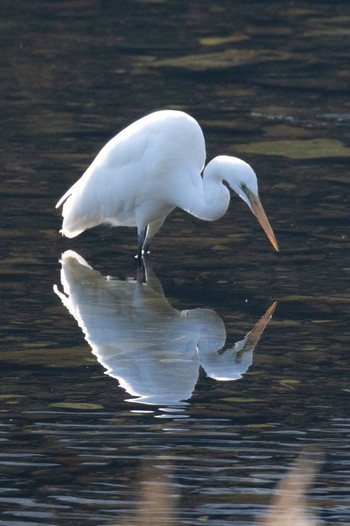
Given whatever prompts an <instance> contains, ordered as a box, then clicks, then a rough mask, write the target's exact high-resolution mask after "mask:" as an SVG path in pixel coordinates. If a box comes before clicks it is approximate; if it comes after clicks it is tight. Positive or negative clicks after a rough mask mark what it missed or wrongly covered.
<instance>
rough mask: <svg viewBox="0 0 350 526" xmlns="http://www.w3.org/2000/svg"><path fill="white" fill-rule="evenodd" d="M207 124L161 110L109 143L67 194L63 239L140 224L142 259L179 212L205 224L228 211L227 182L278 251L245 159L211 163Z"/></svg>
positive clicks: (139, 252)
mask: <svg viewBox="0 0 350 526" xmlns="http://www.w3.org/2000/svg"><path fill="white" fill-rule="evenodd" d="M205 157H206V151H205V141H204V136H203V132H202V129H201V127H200V126H199V124H198V122H197V121H196V120H195V119H193V118H192V117H191V116H190V115H188V114H186V113H184V112H182V111H175V110H162V111H157V112H154V113H151V114H150V115H147V116H146V117H143V118H141V119H139V120H137V121H136V122H134V123H133V124H131V125H130V126H128V127H127V128H125V129H124V130H122V131H121V132H120V133H118V135H116V136H115V137H114V138H113V139H111V140H110V141H109V142H108V143H107V144H106V145H105V146H104V147H103V148H102V150H101V151H100V152H99V154H98V155H97V156H96V158H95V159H94V161H93V162H92V164H91V165H90V166H89V168H88V169H87V170H86V172H85V173H84V174H83V175H82V177H81V178H80V179H79V180H78V181H77V182H76V183H75V184H74V185H73V186H72V187H71V188H70V189H69V190H68V191H67V192H66V193H65V194H64V195H63V197H62V198H61V199H60V200H59V201H58V203H57V205H56V208H58V207H59V206H61V205H62V204H63V203H64V204H63V210H62V215H63V224H62V230H61V232H62V234H63V235H64V236H67V237H69V238H73V237H75V236H78V235H79V234H81V233H82V232H84V230H87V229H88V228H92V227H95V226H97V225H101V224H109V225H112V226H129V227H135V226H136V227H137V233H138V246H137V256H138V257H139V258H141V257H142V255H143V254H144V253H145V252H146V251H148V250H149V247H150V242H151V240H152V238H153V236H154V235H155V234H156V232H158V230H159V229H160V228H161V226H162V225H163V223H164V221H165V218H166V217H167V216H168V215H169V214H170V212H172V211H173V210H174V209H175V208H176V207H179V208H181V209H182V210H185V211H186V212H188V213H190V214H192V215H193V216H195V217H198V218H200V219H204V220H206V221H215V220H216V219H219V218H220V217H221V216H223V215H224V214H225V212H226V210H227V208H228V206H229V202H230V192H229V189H228V188H227V186H225V184H223V183H224V182H226V183H227V184H228V185H229V186H230V187H231V188H232V190H234V191H235V192H236V193H237V194H238V195H239V197H241V198H242V199H243V201H245V202H246V203H247V205H248V206H249V208H250V209H251V210H252V212H253V213H254V214H255V215H256V217H257V219H258V221H259V222H260V224H261V226H262V228H263V229H264V231H265V233H266V235H267V236H268V238H269V240H270V242H271V243H272V245H273V247H274V248H275V250H278V243H277V240H276V238H275V235H274V233H273V230H272V228H271V226H270V223H269V221H268V219H267V217H266V214H265V212H264V209H263V207H262V205H261V202H260V199H259V195H258V183H257V178H256V175H255V173H254V171H253V169H252V168H251V166H249V164H247V163H246V162H244V161H242V160H241V159H238V158H236V157H230V156H227V155H220V156H218V157H215V158H214V159H213V160H212V161H210V162H209V163H208V165H207V166H206V167H205V169H204V171H203V174H202V170H203V168H204V164H205Z"/></svg>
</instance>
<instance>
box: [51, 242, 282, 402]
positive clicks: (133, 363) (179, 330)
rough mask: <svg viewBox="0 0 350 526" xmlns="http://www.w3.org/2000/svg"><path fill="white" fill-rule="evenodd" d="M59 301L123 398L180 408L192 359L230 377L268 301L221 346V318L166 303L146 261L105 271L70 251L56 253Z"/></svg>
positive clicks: (248, 356)
mask: <svg viewBox="0 0 350 526" xmlns="http://www.w3.org/2000/svg"><path fill="white" fill-rule="evenodd" d="M61 264H62V268H61V283H62V287H63V292H61V291H60V290H59V289H58V287H57V286H56V285H55V286H54V291H55V292H56V294H57V295H58V296H59V297H60V299H61V301H62V303H63V304H64V305H65V306H66V307H67V309H68V311H69V312H70V313H71V314H72V316H74V318H75V319H76V320H77V322H78V324H79V326H80V328H81V329H82V331H83V332H84V335H85V339H86V341H87V342H88V343H89V345H90V346H91V348H92V352H93V354H94V355H95V356H96V358H97V359H98V361H99V362H100V363H101V365H103V367H105V368H106V374H108V375H109V376H111V377H113V378H116V379H117V380H118V382H119V384H120V386H121V387H123V388H124V389H125V391H127V393H129V394H130V395H131V396H133V397H134V398H132V399H130V400H129V401H132V402H138V403H142V404H149V405H155V406H158V407H159V408H162V407H163V406H165V407H168V408H169V407H171V408H172V410H175V411H176V410H182V409H184V408H185V407H186V403H185V402H184V401H185V400H188V399H189V398H191V396H192V393H193V390H194V388H195V385H196V383H197V380H198V375H199V369H200V366H202V367H203V369H204V370H205V372H206V374H207V375H208V376H209V377H211V378H213V379H215V380H218V381H232V380H238V379H239V378H241V377H242V375H243V374H244V373H245V372H246V371H247V369H248V368H249V366H250V365H251V364H252V361H253V351H254V348H255V346H256V344H257V343H258V341H259V339H260V337H261V335H262V333H263V331H264V330H265V327H266V326H267V324H268V322H269V321H270V319H271V316H272V314H273V312H274V310H275V308H276V303H273V305H272V306H271V307H270V308H269V309H268V310H267V312H266V313H265V314H264V316H263V317H262V318H261V319H260V320H259V321H258V322H257V323H256V325H255V326H254V328H253V329H252V330H251V331H250V332H249V333H248V334H247V335H246V336H245V338H244V339H243V340H241V341H239V342H237V343H236V344H235V345H234V347H233V348H231V349H227V350H224V346H225V342H226V331H225V326H224V323H223V321H222V320H221V318H220V317H219V316H218V315H217V314H216V312H215V311H213V310H211V309H192V310H183V311H180V310H177V309H174V308H173V307H172V306H171V305H170V304H169V302H168V300H167V298H166V297H165V296H164V292H163V289H162V286H161V284H160V282H159V280H158V279H157V278H156V276H155V274H154V273H153V272H152V270H151V269H150V268H145V273H144V279H142V277H140V276H138V278H137V279H127V280H119V279H112V278H106V277H104V276H102V275H101V274H100V273H99V272H97V271H96V270H94V269H93V268H92V267H91V266H89V265H88V263H87V262H86V261H85V260H84V259H83V258H82V257H81V256H80V255H79V254H77V253H76V252H73V251H71V250H69V251H66V252H65V253H64V254H63V255H62V258H61Z"/></svg>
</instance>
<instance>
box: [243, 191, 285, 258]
mask: <svg viewBox="0 0 350 526" xmlns="http://www.w3.org/2000/svg"><path fill="white" fill-rule="evenodd" d="M248 199H249V202H250V208H251V209H252V212H253V214H254V215H256V217H257V219H258V221H259V223H260V225H261V226H262V227H263V229H264V232H265V234H266V235H267V237H268V238H269V240H270V242H271V245H272V246H273V248H274V249H275V250H277V252H278V251H279V247H278V243H277V239H276V237H275V234H274V233H273V230H272V228H271V225H270V223H269V220H268V219H267V217H266V214H265V211H264V209H263V206H262V204H261V202H260V199H259V197H258V196H257V195H255V194H253V192H251V193H249V194H248Z"/></svg>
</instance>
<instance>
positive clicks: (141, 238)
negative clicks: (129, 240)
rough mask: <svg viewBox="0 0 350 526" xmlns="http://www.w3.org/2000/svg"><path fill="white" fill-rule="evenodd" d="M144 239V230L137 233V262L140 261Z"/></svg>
mask: <svg viewBox="0 0 350 526" xmlns="http://www.w3.org/2000/svg"><path fill="white" fill-rule="evenodd" d="M145 237H146V229H143V230H141V231H139V233H138V238H137V239H138V240H137V254H136V257H137V259H138V260H139V261H141V259H142V254H143V244H144V242H145Z"/></svg>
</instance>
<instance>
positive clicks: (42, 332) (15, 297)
mask: <svg viewBox="0 0 350 526" xmlns="http://www.w3.org/2000/svg"><path fill="white" fill-rule="evenodd" d="M0 25H1V34H2V53H1V57H0V67H1V79H2V80H1V84H0V93H1V103H0V104H1V115H2V127H1V143H0V148H1V157H2V178H1V180H2V183H1V189H0V192H1V211H2V218H3V219H2V224H1V226H0V238H1V246H0V250H1V267H0V272H1V289H2V324H1V340H2V342H3V345H2V347H1V353H0V360H1V371H2V375H1V376H2V379H1V391H0V398H1V402H2V404H1V417H2V418H1V445H2V448H1V450H0V523H1V524H4V525H17V524H31V525H39V524H48V525H68V524H92V525H102V524H103V525H104V524H118V525H119V524H129V523H130V522H131V521H133V520H136V517H137V514H139V515H140V516H145V515H147V513H148V515H150V516H151V517H148V519H147V517H146V518H144V524H151V523H152V524H162V525H166V524H172V523H171V522H170V519H169V516H170V518H173V519H174V524H198V525H199V524H208V525H210V526H216V525H218V526H219V525H220V526H224V525H225V526H226V525H229V524H230V525H231V524H237V525H238V524H239V525H243V524H244V525H245V524H253V522H254V521H255V520H257V521H258V520H259V518H261V517H262V516H263V514H264V512H265V511H266V509H267V508H268V506H269V504H270V501H271V495H272V493H273V489H274V487H275V485H276V483H277V481H278V480H279V479H280V478H281V477H283V476H284V475H285V473H286V470H287V469H288V467H289V466H290V465H291V463H292V462H293V461H294V459H295V458H296V457H297V456H298V455H299V454H300V452H301V451H302V450H303V449H304V448H310V447H311V451H312V453H311V454H312V455H315V457H314V458H315V464H316V468H317V470H318V471H319V473H318V475H317V477H316V480H315V485H314V487H313V489H312V491H311V496H310V501H311V505H312V508H313V509H314V510H315V512H316V513H317V514H318V516H319V520H320V522H321V523H329V524H333V523H334V524H335V523H337V524H348V523H350V511H349V502H350V440H349V439H350V411H349V408H350V404H349V402H350V386H349V373H350V349H349V347H350V329H349V327H350V297H349V277H350V260H349V256H350V251H349V187H348V179H349V158H350V102H349V84H350V83H349V80H350V73H349V44H350V29H349V28H350V6H349V4H348V2H345V1H344V2H341V1H334V2H328V3H326V2H284V3H280V4H279V5H276V3H275V2H272V1H271V2H268V1H267V2H249V1H248V2H235V1H233V2H232V1H228V0H227V1H224V0H221V1H217V2H204V1H200V2H199V1H188V2H175V1H171V0H170V1H132V2H121V1H109V0H106V1H89V2H88V1H87V0H74V1H69V2H68V1H62V2H58V1H57V2H51V1H48V0H45V1H44V0H42V1H39V0H35V1H32V2H24V1H19V2H9V1H8V0H5V1H4V2H3V5H2V15H1V20H0ZM165 107H169V108H176V109H182V110H185V111H187V112H189V113H190V114H192V115H193V116H194V117H196V118H197V119H198V120H199V122H200V123H201V125H202V127H203V130H204V133H205V136H206V140H207V150H208V158H211V157H213V156H214V155H217V154H218V153H228V154H233V155H237V156H240V157H242V158H244V159H245V160H247V161H248V162H249V163H251V164H252V165H253V167H254V168H255V170H256V172H257V174H258V177H259V183H260V194H261V199H262V202H263V204H264V207H265V210H266V212H267V214H268V216H269V218H270V220H271V224H272V226H273V228H274V230H275V233H276V236H277V238H278V240H279V243H280V249H281V250H280V252H279V253H274V252H273V249H272V247H271V246H270V245H269V242H268V240H267V239H266V237H265V235H264V233H263V232H262V230H261V229H260V227H259V225H258V224H257V222H256V220H255V218H254V217H253V216H252V215H251V214H250V212H249V210H248V209H247V207H246V206H245V205H244V203H243V202H240V201H239V200H238V199H237V198H236V197H233V199H232V203H231V207H230V209H229V211H228V212H227V214H226V215H225V216H224V217H223V218H222V219H221V220H220V221H217V222H215V223H205V222H201V221H199V220H196V219H194V218H192V217H190V216H188V215H186V214H185V213H183V212H181V211H177V212H175V213H173V214H172V215H171V216H170V217H169V218H168V220H167V222H166V224H165V225H164V227H163V229H162V230H161V231H160V233H159V234H158V235H157V237H156V239H155V242H154V247H153V253H152V255H151V257H150V258H148V260H147V269H146V270H147V277H148V280H147V283H143V282H142V279H140V278H139V279H137V275H136V274H137V273H136V267H135V262H134V260H133V258H132V254H133V252H134V250H135V245H136V232H135V231H134V230H133V229H131V230H128V229H119V230H118V229H114V230H108V229H102V228H100V229H96V230H94V231H89V232H86V233H84V234H83V235H82V236H80V237H79V238H76V239H73V240H67V239H62V238H61V237H60V235H59V234H58V230H59V228H60V217H59V213H58V212H56V211H55V209H54V205H55V203H56V201H57V200H58V198H59V197H60V196H61V195H62V194H63V193H64V192H65V191H66V189H67V188H68V187H69V186H70V185H71V184H72V183H73V182H74V181H75V180H76V179H77V178H78V177H80V175H81V174H82V173H83V171H84V170H85V168H86V167H87V166H88V164H89V163H90V162H91V161H92V159H93V157H94V155H95V154H96V153H97V152H98V150H99V149H100V148H101V147H102V145H103V144H104V143H105V142H106V141H107V140H108V139H109V138H110V137H111V136H113V135H114V134H115V133H116V132H117V131H119V130H120V129H121V128H123V127H124V126H126V125H127V124H129V123H130V122H132V121H133V120H135V119H136V118H138V117H140V116H142V115H145V114H146V113H149V112H150V111H153V110H156V109H161V108H165ZM67 250H70V251H71V252H68V253H67V252H66V251H67ZM63 253H65V254H64V256H63V258H62V260H61V255H62V254H63ZM60 260H61V261H60ZM107 275H108V276H112V277H113V279H112V278H109V279H105V276H107ZM54 285H55V289H54ZM275 302H277V306H276V304H275ZM268 309H271V310H268ZM274 309H275V310H274ZM273 311H274V312H273ZM272 314H273V316H272V319H271V315H272ZM84 338H85V339H84ZM106 373H107V374H106ZM314 448H316V449H314ZM319 450H322V451H323V452H324V458H323V462H321V460H320V456H319V453H318V451H319ZM161 490H163V491H161ZM147 520H148V522H147ZM140 524H141V522H140Z"/></svg>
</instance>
